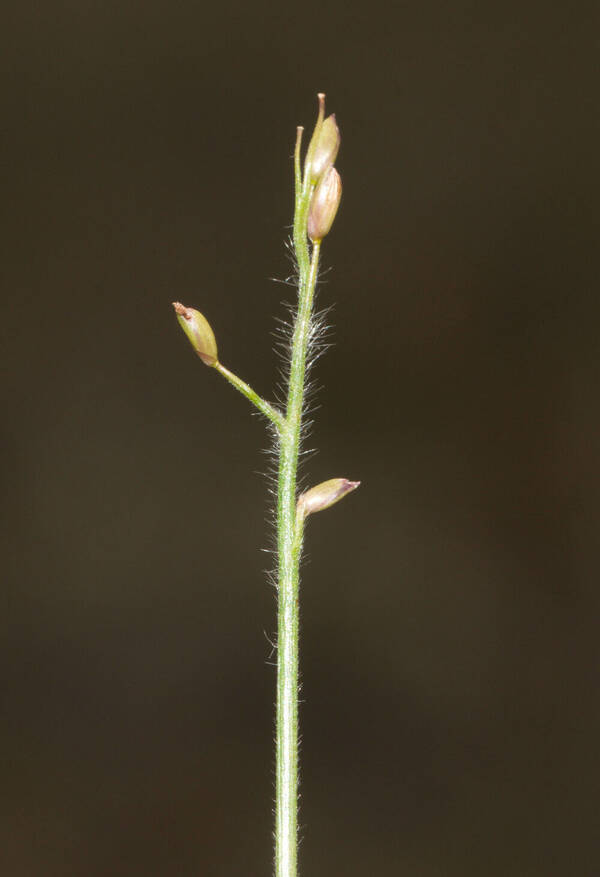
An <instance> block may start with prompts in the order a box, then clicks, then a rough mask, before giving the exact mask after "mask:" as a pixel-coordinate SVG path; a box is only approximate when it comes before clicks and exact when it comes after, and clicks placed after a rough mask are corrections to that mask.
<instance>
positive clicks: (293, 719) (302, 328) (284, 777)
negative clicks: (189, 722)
mask: <svg viewBox="0 0 600 877" xmlns="http://www.w3.org/2000/svg"><path fill="white" fill-rule="evenodd" d="M300 139H301V130H299V132H298V140H297V143H296V209H295V216H294V248H295V252H296V259H297V262H298V270H299V284H298V286H299V289H298V292H299V300H298V312H297V315H296V321H295V325H294V333H293V338H292V361H291V367H290V376H289V384H288V396H287V407H286V424H287V429H286V430H285V431H283V432H282V433H281V438H280V450H279V475H278V496H277V537H278V553H279V581H278V639H277V641H278V661H277V719H276V746H277V764H276V825H275V875H276V877H296V874H297V868H296V859H297V854H296V851H297V842H298V838H297V835H298V827H297V809H298V633H299V604H298V590H299V565H300V553H301V548H302V526H301V525H300V526H298V522H297V519H296V518H297V516H296V481H297V472H298V456H299V452H300V435H301V429H302V408H303V404H304V380H305V373H306V354H307V349H308V341H309V335H310V321H311V313H312V305H313V298H314V291H315V286H316V281H317V272H318V266H319V251H320V245H319V244H318V243H315V244H314V245H313V248H312V256H311V254H310V253H309V249H308V239H307V234H306V227H307V215H308V207H309V204H310V198H311V195H312V187H311V186H310V183H309V182H308V181H305V185H304V186H303V187H302V188H300V178H299V170H298V168H299V151H300Z"/></svg>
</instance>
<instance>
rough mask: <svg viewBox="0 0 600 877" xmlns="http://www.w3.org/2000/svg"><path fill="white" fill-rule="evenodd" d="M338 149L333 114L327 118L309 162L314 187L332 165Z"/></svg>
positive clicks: (337, 131) (338, 139)
mask: <svg viewBox="0 0 600 877" xmlns="http://www.w3.org/2000/svg"><path fill="white" fill-rule="evenodd" d="M339 148H340V132H339V128H338V126H337V124H336V121H335V113H334V114H332V115H331V116H327V118H326V119H325V121H324V122H323V124H322V125H321V130H320V132H319V136H318V138H317V141H316V143H315V147H314V152H313V154H312V158H311V160H310V178H311V183H313V185H316V184H317V183H318V182H319V180H320V179H321V178H322V177H323V175H324V174H325V173H326V171H327V170H328V169H329V168H330V167H331V166H332V165H333V163H334V162H335V160H336V158H337V154H338V150H339Z"/></svg>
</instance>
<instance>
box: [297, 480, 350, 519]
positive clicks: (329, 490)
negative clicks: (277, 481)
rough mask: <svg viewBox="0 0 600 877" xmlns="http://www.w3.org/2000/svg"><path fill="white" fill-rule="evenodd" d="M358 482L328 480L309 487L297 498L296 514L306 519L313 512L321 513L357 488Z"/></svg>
mask: <svg viewBox="0 0 600 877" xmlns="http://www.w3.org/2000/svg"><path fill="white" fill-rule="evenodd" d="M359 484H360V481H348V479H347V478H330V479H329V481H323V482H322V483H321V484H317V486H316V487H311V488H310V490H307V491H306V493H303V494H301V495H300V497H299V498H298V514H299V515H302V517H303V518H306V517H307V516H308V515H312V514H314V513H315V512H322V511H324V509H328V508H329V506H332V505H334V503H336V502H339V501H340V499H343V498H344V497H345V496H346V494H347V493H351V492H352V491H353V490H356V488H357V487H358V486H359Z"/></svg>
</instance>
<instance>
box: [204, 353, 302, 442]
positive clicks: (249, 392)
mask: <svg viewBox="0 0 600 877" xmlns="http://www.w3.org/2000/svg"><path fill="white" fill-rule="evenodd" d="M214 368H216V370H217V371H218V372H219V374H220V375H223V377H224V378H225V379H226V380H228V381H229V383H230V384H231V385H232V386H233V387H235V388H236V390H239V391H240V393H242V395H243V396H245V397H246V399H249V400H250V402H252V404H253V405H255V406H256V408H258V410H259V411H260V413H261V414H264V415H265V417H268V418H269V420H270V421H271V423H273V425H274V426H275V427H277V430H278V431H279V432H280V433H281V432H282V431H283V430H284V429H285V418H284V417H283V415H282V414H281V412H280V411H278V410H277V409H276V408H273V406H272V405H270V404H269V403H268V402H267V401H266V400H265V399H263V398H262V396H259V395H258V393H256V392H255V391H254V390H253V389H252V387H251V386H250V385H249V384H247V383H246V381H243V380H242V379H241V378H238V376H237V375H234V373H233V372H232V371H229V369H228V368H225V366H224V365H223V364H222V363H221V362H216V363H215V365H214Z"/></svg>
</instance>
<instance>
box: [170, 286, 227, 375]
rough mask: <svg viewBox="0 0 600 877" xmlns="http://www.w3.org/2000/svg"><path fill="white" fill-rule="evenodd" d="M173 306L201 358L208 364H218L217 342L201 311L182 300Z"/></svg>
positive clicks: (175, 302) (180, 323)
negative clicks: (182, 302)
mask: <svg viewBox="0 0 600 877" xmlns="http://www.w3.org/2000/svg"><path fill="white" fill-rule="evenodd" d="M173 307H174V308H175V313H176V314H177V319H178V321H179V325H180V326H181V328H182V329H183V331H184V332H185V334H186V335H187V336H188V338H189V339H190V343H191V345H192V347H193V348H194V350H195V351H196V353H197V354H198V356H199V357H200V359H201V360H202V362H203V363H205V364H206V365H211V366H215V365H217V364H218V361H219V360H218V358H217V342H216V340H215V336H214V333H213V330H212V329H211V327H210V323H209V322H208V320H207V319H206V317H205V316H203V314H201V313H200V311H196V310H194V308H186V307H185V305H182V304H181V302H178V301H174V302H173Z"/></svg>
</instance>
